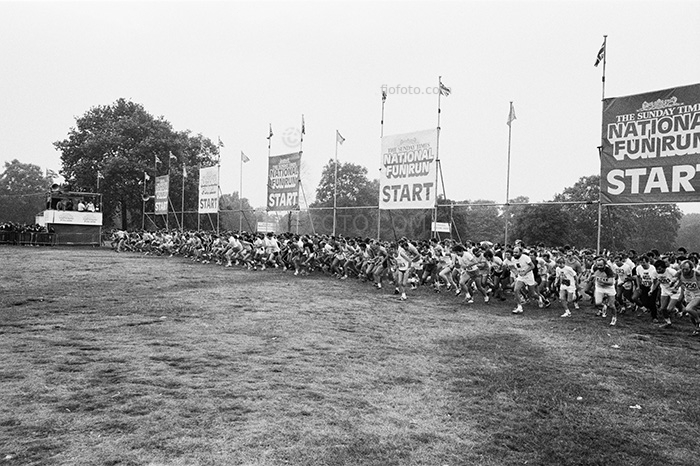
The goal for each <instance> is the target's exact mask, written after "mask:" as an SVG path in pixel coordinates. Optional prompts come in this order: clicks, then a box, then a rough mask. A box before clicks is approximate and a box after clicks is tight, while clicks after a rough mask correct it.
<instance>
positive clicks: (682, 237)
mask: <svg viewBox="0 0 700 466" xmlns="http://www.w3.org/2000/svg"><path fill="white" fill-rule="evenodd" d="M699 230H700V214H686V215H684V216H683V218H682V219H681V226H680V229H679V230H678V237H677V238H676V245H675V246H676V247H681V246H682V247H684V248H686V249H687V250H688V251H689V252H692V251H696V252H700V236H698V231H699Z"/></svg>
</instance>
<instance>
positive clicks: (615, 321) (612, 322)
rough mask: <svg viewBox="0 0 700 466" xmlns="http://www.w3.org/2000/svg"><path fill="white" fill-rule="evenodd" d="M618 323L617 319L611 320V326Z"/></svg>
mask: <svg viewBox="0 0 700 466" xmlns="http://www.w3.org/2000/svg"><path fill="white" fill-rule="evenodd" d="M616 323H617V317H616V316H612V319H611V320H610V325H615V324H616Z"/></svg>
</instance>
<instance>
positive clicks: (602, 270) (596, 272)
mask: <svg viewBox="0 0 700 466" xmlns="http://www.w3.org/2000/svg"><path fill="white" fill-rule="evenodd" d="M591 270H592V271H593V273H592V275H591V278H592V279H593V282H594V283H595V291H594V292H593V298H594V299H595V305H596V307H598V309H599V310H598V315H599V316H601V317H603V318H605V317H607V310H608V309H611V310H612V311H613V316H612V320H611V321H610V325H615V324H617V306H616V305H615V296H616V295H617V291H616V290H615V280H616V278H617V275H616V274H615V272H613V270H612V269H611V268H610V266H608V264H606V263H605V259H603V258H602V257H597V258H596V259H595V261H594V262H593V267H592V269H591Z"/></svg>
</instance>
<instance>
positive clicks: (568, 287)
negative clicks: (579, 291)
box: [554, 257, 576, 317]
mask: <svg viewBox="0 0 700 466" xmlns="http://www.w3.org/2000/svg"><path fill="white" fill-rule="evenodd" d="M554 274H555V277H556V278H555V280H556V281H555V284H556V286H557V287H558V288H559V300H560V301H561V305H562V306H563V307H564V313H563V314H562V315H561V317H571V311H570V310H569V304H570V303H573V302H574V300H575V299H576V271H575V270H574V269H572V268H571V267H569V266H568V265H566V261H565V260H564V258H563V257H560V258H558V259H557V267H556V269H554Z"/></svg>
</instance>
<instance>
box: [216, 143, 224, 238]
mask: <svg viewBox="0 0 700 466" xmlns="http://www.w3.org/2000/svg"><path fill="white" fill-rule="evenodd" d="M218 139H219V153H218V154H217V158H216V195H217V196H218V199H217V200H216V235H217V236H218V235H219V207H220V206H219V201H220V200H221V148H222V147H223V143H222V142H221V138H218Z"/></svg>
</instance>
